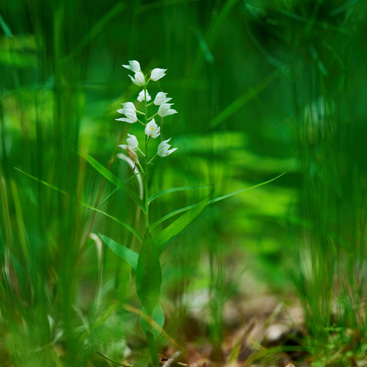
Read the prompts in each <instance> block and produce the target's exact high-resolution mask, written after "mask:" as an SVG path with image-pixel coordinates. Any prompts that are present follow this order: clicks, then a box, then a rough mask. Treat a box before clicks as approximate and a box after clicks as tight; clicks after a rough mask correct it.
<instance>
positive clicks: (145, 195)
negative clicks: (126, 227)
mask: <svg viewBox="0 0 367 367" xmlns="http://www.w3.org/2000/svg"><path fill="white" fill-rule="evenodd" d="M147 84H148V82H147V83H146V84H145V86H144V95H145V125H146V124H147V123H148V104H147ZM148 143H149V139H148V136H147V135H145V175H144V202H145V209H146V214H145V230H148V228H149V202H148V198H149V192H148V189H149V188H148V178H149V172H148Z"/></svg>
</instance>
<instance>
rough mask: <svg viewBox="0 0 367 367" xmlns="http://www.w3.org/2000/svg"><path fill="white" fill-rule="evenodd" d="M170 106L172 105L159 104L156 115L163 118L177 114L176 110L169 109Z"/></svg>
mask: <svg viewBox="0 0 367 367" xmlns="http://www.w3.org/2000/svg"><path fill="white" fill-rule="evenodd" d="M172 105H173V103H164V104H161V105H160V106H159V110H158V115H159V116H161V117H164V116H168V115H173V114H175V113H177V111H176V110H174V109H173V108H171V106H172Z"/></svg>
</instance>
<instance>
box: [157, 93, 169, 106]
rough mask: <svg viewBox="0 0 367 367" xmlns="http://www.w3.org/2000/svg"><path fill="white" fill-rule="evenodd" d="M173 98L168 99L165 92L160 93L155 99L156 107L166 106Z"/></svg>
mask: <svg viewBox="0 0 367 367" xmlns="http://www.w3.org/2000/svg"><path fill="white" fill-rule="evenodd" d="M171 99H172V98H167V93H164V92H158V93H157V95H156V96H155V98H154V104H155V105H156V106H160V105H162V104H165V103H167V102H169V101H170V100H171Z"/></svg>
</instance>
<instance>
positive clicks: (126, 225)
mask: <svg viewBox="0 0 367 367" xmlns="http://www.w3.org/2000/svg"><path fill="white" fill-rule="evenodd" d="M14 169H16V170H17V171H19V172H20V173H23V174H24V175H25V176H27V177H29V178H31V179H32V180H35V181H36V182H39V183H41V184H43V185H45V186H47V187H49V188H50V189H52V190H54V191H57V192H60V193H61V194H63V195H67V194H68V193H67V192H66V191H64V190H62V189H60V188H58V187H57V186H54V185H51V184H50V183H48V182H46V181H43V180H40V179H39V178H37V177H35V176H32V175H30V174H29V173H27V172H24V171H22V170H21V169H19V168H16V167H14ZM114 192H115V191H113V192H112V193H111V194H110V195H109V196H107V198H109V197H110V196H111V195H112V194H113V193H114ZM107 198H106V199H107ZM80 204H81V205H83V206H84V207H86V208H88V209H90V210H94V211H96V212H98V213H100V214H103V215H105V216H106V217H108V218H110V219H112V220H113V221H115V222H116V223H118V224H120V225H121V226H123V227H124V228H126V229H127V230H128V231H129V232H130V233H132V234H133V235H134V236H135V237H136V238H137V239H138V240H139V242H140V243H142V242H143V238H142V237H141V235H140V234H139V233H138V232H137V231H136V230H135V229H134V228H133V227H131V226H129V225H128V224H127V223H125V222H123V221H121V220H119V219H117V218H115V217H114V216H112V215H110V214H108V213H106V212H104V211H102V210H100V209H98V208H94V207H93V206H91V205H88V204H87V203H84V202H81V203H80ZM100 205H102V203H101V204H100Z"/></svg>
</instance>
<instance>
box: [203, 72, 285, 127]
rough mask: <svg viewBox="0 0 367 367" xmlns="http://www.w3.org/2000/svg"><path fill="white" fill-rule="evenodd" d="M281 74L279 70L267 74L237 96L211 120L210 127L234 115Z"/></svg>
mask: <svg viewBox="0 0 367 367" xmlns="http://www.w3.org/2000/svg"><path fill="white" fill-rule="evenodd" d="M278 76H279V71H278V70H277V71H275V72H274V73H272V74H270V75H269V76H267V77H266V78H265V79H263V80H261V81H260V82H259V83H257V85H256V86H255V87H253V88H251V89H249V90H248V91H246V92H245V93H244V94H243V95H242V96H241V97H239V98H237V99H236V100H235V101H234V102H233V103H232V104H230V105H229V106H228V107H227V108H225V109H224V110H223V111H222V112H220V113H219V115H217V116H216V117H214V118H213V119H212V120H211V121H210V127H211V128H214V127H216V126H217V125H219V124H220V123H222V122H223V121H225V120H226V119H228V118H229V117H230V116H232V115H233V114H234V113H235V112H236V111H237V110H238V109H240V108H241V107H242V106H243V105H244V104H246V103H247V102H249V101H250V100H251V99H253V98H254V97H256V96H257V95H258V94H259V93H260V92H262V91H263V90H264V89H265V88H266V87H267V86H269V85H270V84H271V83H273V82H274V81H275V80H276V79H277V77H278Z"/></svg>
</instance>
